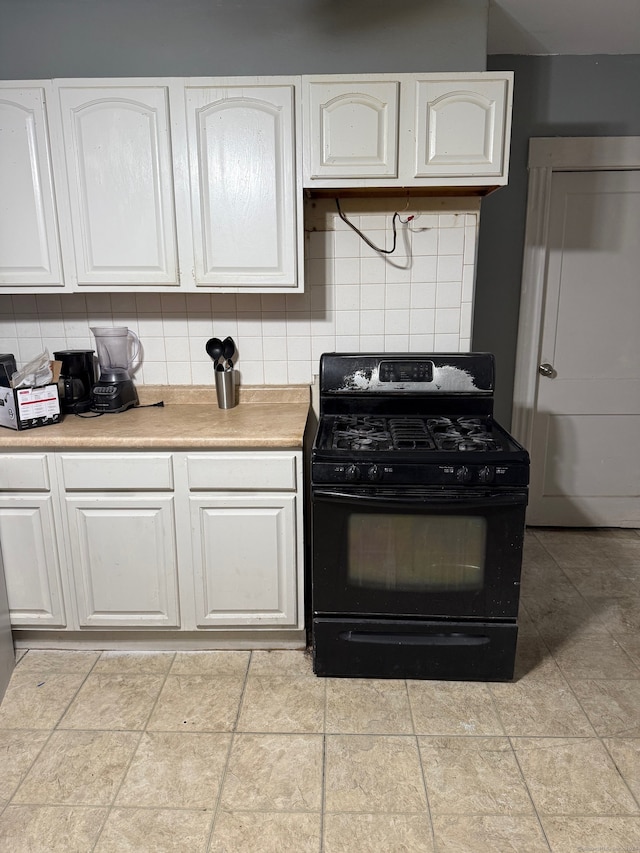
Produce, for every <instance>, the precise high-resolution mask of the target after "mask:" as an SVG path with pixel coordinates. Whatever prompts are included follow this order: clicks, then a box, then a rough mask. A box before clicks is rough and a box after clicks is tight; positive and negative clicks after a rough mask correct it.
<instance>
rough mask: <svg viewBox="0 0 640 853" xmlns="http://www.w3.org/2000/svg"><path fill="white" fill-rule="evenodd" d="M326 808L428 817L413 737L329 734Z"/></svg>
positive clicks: (326, 764) (326, 763)
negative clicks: (407, 813)
mask: <svg viewBox="0 0 640 853" xmlns="http://www.w3.org/2000/svg"><path fill="white" fill-rule="evenodd" d="M325 809H326V810H327V811H328V812H366V813H373V812H397V813H399V812H419V813H423V812H424V813H426V809H427V803H426V797H425V791H424V782H423V778H422V768H421V766H420V758H419V755H418V746H417V743H416V740H415V738H413V737H395V736H388V735H327V738H326V759H325Z"/></svg>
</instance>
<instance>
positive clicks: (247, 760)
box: [221, 734, 323, 812]
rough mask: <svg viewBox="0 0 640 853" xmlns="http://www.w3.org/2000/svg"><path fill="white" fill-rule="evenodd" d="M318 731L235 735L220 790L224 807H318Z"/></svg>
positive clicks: (320, 744) (288, 809)
mask: <svg viewBox="0 0 640 853" xmlns="http://www.w3.org/2000/svg"><path fill="white" fill-rule="evenodd" d="M322 757H323V742H322V736H321V735H274V734H238V735H236V736H235V738H234V741H233V747H232V749H231V755H230V757H229V764H228V767H227V772H226V775H225V780H224V785H223V789H222V799H221V804H222V807H223V808H225V809H227V810H228V811H234V810H239V811H265V812H276V811H282V812H297V811H320V809H321V807H322Z"/></svg>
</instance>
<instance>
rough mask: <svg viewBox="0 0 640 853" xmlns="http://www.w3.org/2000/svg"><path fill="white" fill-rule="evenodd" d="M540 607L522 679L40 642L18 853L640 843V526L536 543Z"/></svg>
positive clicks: (352, 851)
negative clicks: (348, 672) (429, 676)
mask: <svg viewBox="0 0 640 853" xmlns="http://www.w3.org/2000/svg"><path fill="white" fill-rule="evenodd" d="M521 613H522V618H521V624H522V628H521V634H520V641H519V655H518V664H517V677H516V680H515V681H514V682H513V683H510V684H505V683H496V684H484V683H461V682H433V681H408V682H405V681H368V680H343V679H317V678H315V676H313V674H312V672H311V666H310V661H309V659H308V657H307V656H306V655H305V654H304V653H303V652H277V651H276V652H261V651H255V652H252V653H250V652H192V653H181V652H178V653H173V652H172V653H168V652H161V653H117V652H104V653H102V654H101V653H99V652H60V651H58V652H56V651H51V652H43V651H29V652H27V653H26V654H23V656H22V657H21V659H20V661H19V664H18V666H17V668H16V670H15V673H14V675H13V678H12V680H11V684H10V686H9V689H8V692H7V694H6V697H5V699H4V701H3V703H2V705H1V706H0V850H2V851H11V853H22V851H30V853H36V852H37V851H46V852H47V853H57V851H60V852H61V853H75V851H78V853H88V851H94V853H114V851H118V853H126V851H135V853H146V851H149V853H165V851H167V853H168V851H171V853H174V851H175V853H205V851H208V853H271V851H273V853H289V851H291V853H307V851H309V853H320V851H324V853H400V851H405V853H466V851H469V853H483V851H491V853H502V851H512V853H538V851H550V850H551V851H553V853H569V851H571V853H574V852H575V853H578V851H580V853H586V851H624V853H630V851H640V531H633V530H627V531H625V530H609V531H605V530H591V531H585V530H561V531H559V530H543V529H537V530H530V531H528V533H527V544H526V556H525V567H524V574H523V594H522V611H521Z"/></svg>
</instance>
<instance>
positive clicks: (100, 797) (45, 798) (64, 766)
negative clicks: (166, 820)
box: [12, 731, 140, 806]
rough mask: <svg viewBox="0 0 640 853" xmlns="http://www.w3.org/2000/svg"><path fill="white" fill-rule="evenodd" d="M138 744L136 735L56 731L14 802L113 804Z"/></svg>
mask: <svg viewBox="0 0 640 853" xmlns="http://www.w3.org/2000/svg"><path fill="white" fill-rule="evenodd" d="M139 740H140V735H139V734H138V733H137V732H77V731H55V732H53V734H52V735H51V738H50V739H49V741H48V742H47V744H46V746H45V747H44V749H43V750H42V752H41V753H40V755H39V756H38V758H37V759H36V760H35V762H34V764H33V766H32V767H31V769H30V771H29V773H28V774H27V776H26V778H25V780H24V781H23V783H22V784H21V785H20V787H19V788H18V790H17V791H16V793H15V795H14V797H13V801H12V802H13V803H14V804H15V803H22V804H26V803H31V804H49V805H84V806H106V805H110V804H111V802H112V800H113V798H114V797H115V794H116V791H117V790H118V786H119V785H120V782H121V781H122V778H123V777H124V774H125V771H126V769H127V767H128V766H129V762H130V761H131V757H132V756H133V753H134V752H135V750H136V747H137V745H138V741H139Z"/></svg>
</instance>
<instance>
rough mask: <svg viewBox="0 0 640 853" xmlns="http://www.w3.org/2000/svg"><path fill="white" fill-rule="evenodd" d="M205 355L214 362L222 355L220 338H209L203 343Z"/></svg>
mask: <svg viewBox="0 0 640 853" xmlns="http://www.w3.org/2000/svg"><path fill="white" fill-rule="evenodd" d="M205 349H206V351H207V355H208V356H209V358H210V359H211V360H212V361H213V363H214V364H217V363H218V359H219V358H220V357H221V356H222V341H221V340H220V338H209V340H208V341H207V342H206V344H205Z"/></svg>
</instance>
